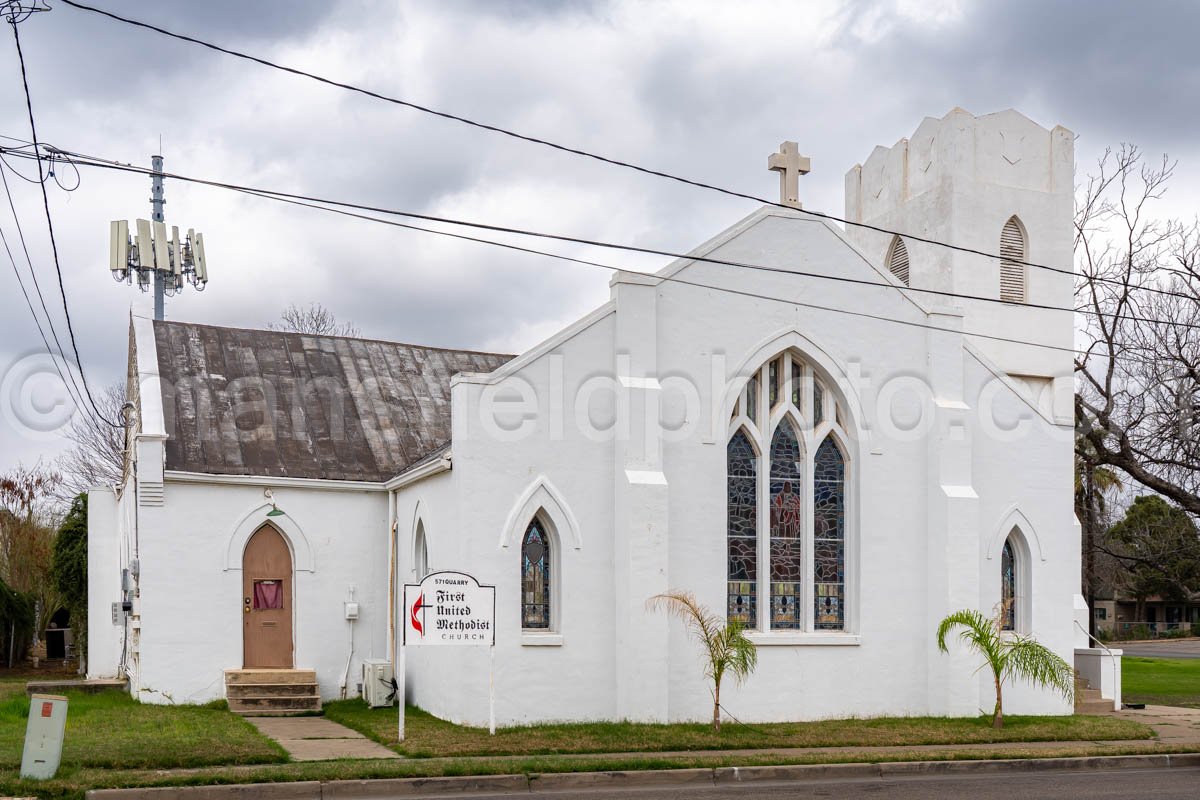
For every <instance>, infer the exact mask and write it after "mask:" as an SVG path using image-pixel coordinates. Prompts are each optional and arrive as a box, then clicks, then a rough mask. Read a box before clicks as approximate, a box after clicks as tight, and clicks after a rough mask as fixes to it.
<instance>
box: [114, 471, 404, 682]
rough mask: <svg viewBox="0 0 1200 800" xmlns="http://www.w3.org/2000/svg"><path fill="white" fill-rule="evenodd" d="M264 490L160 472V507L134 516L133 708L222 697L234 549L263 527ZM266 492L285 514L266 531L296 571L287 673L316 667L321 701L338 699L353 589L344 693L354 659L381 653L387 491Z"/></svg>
mask: <svg viewBox="0 0 1200 800" xmlns="http://www.w3.org/2000/svg"><path fill="white" fill-rule="evenodd" d="M264 485H265V484H264ZM263 488H264V487H263V486H262V485H260V486H255V485H226V484H217V485H213V484H203V483H192V482H180V481H176V480H172V479H171V477H170V475H169V474H168V476H167V480H166V488H165V491H164V503H163V505H162V506H161V507H150V508H147V507H143V508H141V509H139V511H140V512H141V524H140V537H139V538H140V541H139V550H140V564H141V577H140V580H139V587H138V592H139V597H138V602H137V610H138V616H139V624H140V629H141V635H140V644H139V648H138V649H139V653H140V662H141V671H140V674H139V675H138V677H137V680H136V683H135V685H134V686H133V687H132V688H133V691H134V693H135V695H137V696H139V697H140V698H141V699H143V700H145V701H147V702H168V701H173V702H175V703H198V702H205V701H207V700H211V699H214V698H219V697H223V696H224V693H225V686H224V682H223V671H224V670H225V669H238V668H241V667H242V613H243V612H242V572H241V551H242V549H243V548H244V547H245V543H246V541H247V540H248V538H249V536H250V535H251V534H252V533H253V532H254V530H256V529H257V528H258V526H259V525H260V524H262V523H265V522H268V518H267V517H266V512H267V511H268V510H270V505H269V504H267V503H266V502H265V499H264V496H263ZM272 491H273V493H274V499H275V502H276V503H277V504H278V506H279V508H280V509H282V510H283V511H284V512H285V516H284V517H282V518H276V519H275V524H276V527H277V529H278V530H279V531H280V532H281V533H282V534H283V535H284V538H285V539H286V540H287V541H288V544H289V546H290V548H291V550H292V557H293V567H294V570H295V571H294V593H295V601H294V608H295V613H294V620H293V636H294V645H295V665H296V667H297V668H303V669H314V670H316V672H317V679H318V682H319V683H320V686H321V696H322V697H323V698H325V699H334V698H336V697H338V696H339V694H340V692H339V685H340V683H341V680H342V676H343V674H344V672H345V669H346V661H347V658H348V656H349V651H350V623H348V622H347V621H346V620H345V618H344V609H343V605H342V604H343V602H344V601H346V600H348V599H349V590H350V587H354V589H355V595H354V600H355V601H356V602H357V603H358V604H359V619H358V621H357V623H355V630H354V637H355V643H354V646H355V654H354V658H353V662H352V663H351V665H350V673H349V674H350V678H349V694H350V695H351V696H353V695H354V694H355V690H356V684H357V682H358V676H359V675H361V661H362V659H363V658H386V657H387V656H388V652H387V644H388V642H387V557H386V553H387V528H388V510H387V497H386V494H384V493H383V492H381V491H373V492H365V491H337V490H328V489H309V488H294V487H287V486H278V485H276V486H273V487H272ZM189 587H190V588H189Z"/></svg>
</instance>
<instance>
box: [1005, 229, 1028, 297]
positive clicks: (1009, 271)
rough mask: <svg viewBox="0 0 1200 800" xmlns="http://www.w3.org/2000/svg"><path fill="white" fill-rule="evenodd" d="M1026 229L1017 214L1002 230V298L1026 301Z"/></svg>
mask: <svg viewBox="0 0 1200 800" xmlns="http://www.w3.org/2000/svg"><path fill="white" fill-rule="evenodd" d="M1024 262H1025V229H1024V228H1023V227H1022V226H1021V221H1020V220H1018V219H1017V218H1016V217H1015V216H1014V217H1009V220H1008V222H1006V223H1004V230H1002V231H1001V232H1000V299H1001V300H1005V301H1007V302H1010V303H1024V302H1025V263H1024Z"/></svg>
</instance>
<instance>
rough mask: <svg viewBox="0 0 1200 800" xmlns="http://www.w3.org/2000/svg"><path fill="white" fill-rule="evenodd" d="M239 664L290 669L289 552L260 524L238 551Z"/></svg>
mask: <svg viewBox="0 0 1200 800" xmlns="http://www.w3.org/2000/svg"><path fill="white" fill-rule="evenodd" d="M242 666H243V667H244V668H246V669H251V668H256V667H272V668H277V669H291V668H292V667H293V666H294V663H293V661H292V554H291V552H290V551H289V550H288V546H287V542H285V541H284V540H283V536H281V535H280V534H279V531H277V530H275V529H274V528H272V527H271V526H270V525H264V526H262V527H261V528H259V529H258V530H257V531H255V532H254V535H253V536H251V537H250V541H249V542H248V543H247V544H246V551H245V552H244V553H243V554H242Z"/></svg>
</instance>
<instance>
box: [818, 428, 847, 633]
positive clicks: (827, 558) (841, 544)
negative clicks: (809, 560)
mask: <svg viewBox="0 0 1200 800" xmlns="http://www.w3.org/2000/svg"><path fill="white" fill-rule="evenodd" d="M813 589H814V591H813V595H814V603H815V608H814V614H813V627H814V628H816V629H817V630H842V629H843V628H844V627H845V624H846V603H845V593H846V465H845V459H844V458H843V457H842V451H841V450H840V449H839V448H838V446H837V444H836V443H835V442H834V441H833V439H832V438H831V437H826V438H825V441H824V442H822V443H821V446H820V447H819V448H817V455H816V457H815V458H814V459H813Z"/></svg>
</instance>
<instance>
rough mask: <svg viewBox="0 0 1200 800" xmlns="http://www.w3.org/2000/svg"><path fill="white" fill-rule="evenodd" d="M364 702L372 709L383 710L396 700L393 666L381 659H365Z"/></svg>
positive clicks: (363, 673)
mask: <svg viewBox="0 0 1200 800" xmlns="http://www.w3.org/2000/svg"><path fill="white" fill-rule="evenodd" d="M362 670H363V671H362V687H363V689H362V695H363V700H365V701H366V702H367V705H368V706H370V707H371V708H383V707H386V706H390V705H392V703H393V702H395V700H396V685H395V682H394V681H393V677H394V676H393V674H392V665H391V663H390V662H388V661H386V660H384V659H381V658H366V659H363V665H362Z"/></svg>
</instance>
